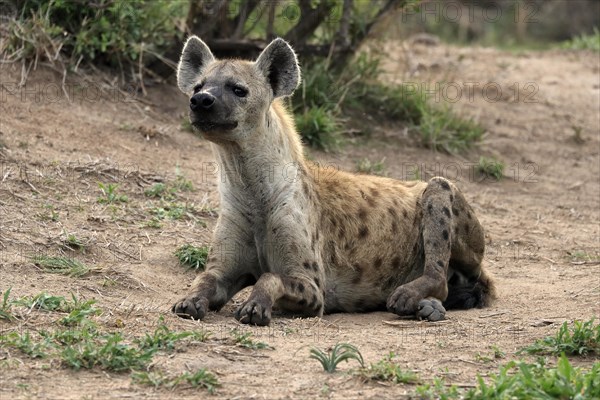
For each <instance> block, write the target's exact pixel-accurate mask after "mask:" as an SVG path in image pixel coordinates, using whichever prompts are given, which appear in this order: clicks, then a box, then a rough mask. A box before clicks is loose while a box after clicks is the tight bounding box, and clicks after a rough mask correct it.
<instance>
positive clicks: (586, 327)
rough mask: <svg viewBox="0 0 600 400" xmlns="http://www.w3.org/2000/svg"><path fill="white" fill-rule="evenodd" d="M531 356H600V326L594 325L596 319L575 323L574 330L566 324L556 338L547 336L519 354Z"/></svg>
mask: <svg viewBox="0 0 600 400" xmlns="http://www.w3.org/2000/svg"><path fill="white" fill-rule="evenodd" d="M523 352H526V353H529V354H553V355H559V354H563V353H564V354H567V355H587V354H596V355H599V354H600V324H596V325H594V318H592V319H591V320H589V321H585V322H584V321H575V322H574V323H573V327H572V329H569V326H568V324H567V323H566V322H565V323H563V324H562V325H561V327H560V328H559V330H558V332H557V333H556V335H555V336H547V337H545V338H544V339H539V340H537V341H536V342H535V343H534V344H532V345H531V346H527V347H525V348H523V349H522V350H520V351H519V353H523Z"/></svg>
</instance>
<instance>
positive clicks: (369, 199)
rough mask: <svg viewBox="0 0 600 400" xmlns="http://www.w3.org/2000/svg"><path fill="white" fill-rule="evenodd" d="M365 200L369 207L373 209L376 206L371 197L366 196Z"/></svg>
mask: <svg viewBox="0 0 600 400" xmlns="http://www.w3.org/2000/svg"><path fill="white" fill-rule="evenodd" d="M365 200H367V204H368V205H369V206H371V207H375V205H376V204H377V203H376V202H375V199H374V198H373V197H371V196H367V198H366V199H365Z"/></svg>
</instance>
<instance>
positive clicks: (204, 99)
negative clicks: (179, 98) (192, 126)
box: [190, 92, 215, 111]
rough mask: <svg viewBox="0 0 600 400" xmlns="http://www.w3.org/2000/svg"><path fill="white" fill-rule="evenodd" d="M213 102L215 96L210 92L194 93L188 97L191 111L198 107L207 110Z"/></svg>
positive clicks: (196, 109)
mask: <svg viewBox="0 0 600 400" xmlns="http://www.w3.org/2000/svg"><path fill="white" fill-rule="evenodd" d="M213 104H215V96H213V95H212V94H210V93H206V92H204V93H196V94H195V95H193V96H192V98H191V99H190V108H191V109H192V111H198V110H200V109H205V110H208V109H209V108H211V107H212V106H213Z"/></svg>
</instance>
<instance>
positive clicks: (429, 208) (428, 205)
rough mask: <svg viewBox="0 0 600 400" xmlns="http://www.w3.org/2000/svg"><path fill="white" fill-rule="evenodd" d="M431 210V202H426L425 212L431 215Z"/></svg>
mask: <svg viewBox="0 0 600 400" xmlns="http://www.w3.org/2000/svg"><path fill="white" fill-rule="evenodd" d="M432 211H433V204H431V203H429V204H427V212H428V213H429V214H430V215H431V212H432Z"/></svg>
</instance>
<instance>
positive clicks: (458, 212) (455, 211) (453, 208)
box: [452, 207, 460, 217]
mask: <svg viewBox="0 0 600 400" xmlns="http://www.w3.org/2000/svg"><path fill="white" fill-rule="evenodd" d="M452 214H454V215H456V216H457V217H458V216H459V215H460V211H458V210H457V209H456V207H452Z"/></svg>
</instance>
